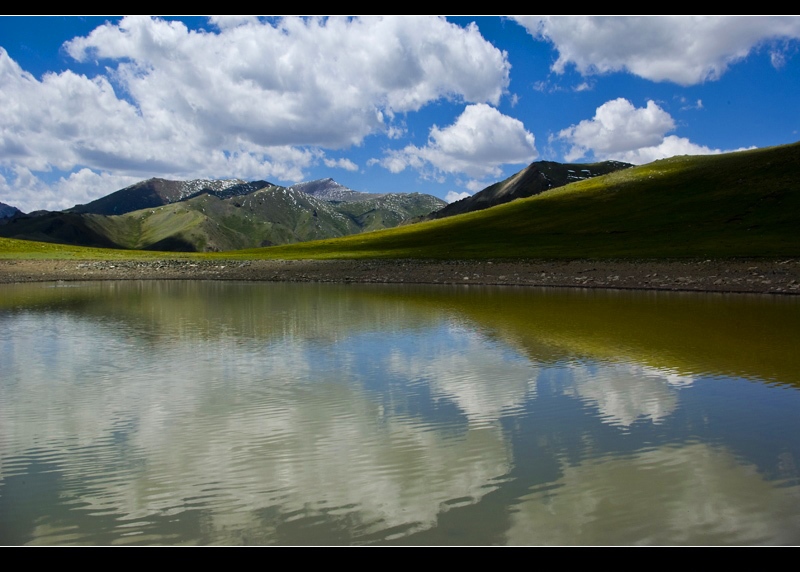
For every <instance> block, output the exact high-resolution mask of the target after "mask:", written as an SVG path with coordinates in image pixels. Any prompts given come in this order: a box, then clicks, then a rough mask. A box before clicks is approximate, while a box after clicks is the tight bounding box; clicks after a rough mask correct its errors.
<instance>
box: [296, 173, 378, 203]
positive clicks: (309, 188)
mask: <svg viewBox="0 0 800 572" xmlns="http://www.w3.org/2000/svg"><path fill="white" fill-rule="evenodd" d="M291 188H292V189H295V190H298V191H302V192H304V193H306V194H307V195H311V196H312V197H316V198H318V199H321V200H323V201H341V202H352V201H364V200H369V199H376V198H378V197H382V196H384V195H379V194H373V193H363V192H360V191H354V190H353V189H348V188H347V187H345V186H344V185H340V184H339V183H337V182H336V181H334V180H333V179H331V178H330V177H328V178H327V179H317V180H316V181H307V182H305V183H295V184H294V185H292V186H291Z"/></svg>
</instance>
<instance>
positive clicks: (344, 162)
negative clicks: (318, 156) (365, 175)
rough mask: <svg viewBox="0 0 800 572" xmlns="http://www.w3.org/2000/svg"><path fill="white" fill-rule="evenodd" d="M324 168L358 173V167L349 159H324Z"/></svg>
mask: <svg viewBox="0 0 800 572" xmlns="http://www.w3.org/2000/svg"><path fill="white" fill-rule="evenodd" d="M323 161H324V163H325V166H326V167H330V168H331V169H335V168H339V169H344V170H346V171H358V165H356V164H355V163H353V162H352V161H351V160H350V159H324V160H323Z"/></svg>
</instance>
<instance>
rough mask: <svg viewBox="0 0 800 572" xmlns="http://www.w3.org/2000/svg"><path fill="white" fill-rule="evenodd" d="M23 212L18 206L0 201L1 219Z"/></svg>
mask: <svg viewBox="0 0 800 572" xmlns="http://www.w3.org/2000/svg"><path fill="white" fill-rule="evenodd" d="M18 214H22V211H21V210H19V209H18V208H17V207H12V206H11V205H7V204H5V203H0V220H2V219H7V218H11V217H13V216H14V215H18Z"/></svg>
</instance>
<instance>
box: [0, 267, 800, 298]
mask: <svg viewBox="0 0 800 572" xmlns="http://www.w3.org/2000/svg"><path fill="white" fill-rule="evenodd" d="M57 280H64V281H76V280H263V281H273V282H274V281H281V282H345V283H347V282H364V283H408V284H501V285H519V286H560V287H579V288H618V289H645V290H686V291H708V292H755V293H770V294H800V259H784V260H772V261H765V260H756V259H754V260H693V261H686V260H639V261H610V260H570V261H552V260H525V261H505V260H487V261H469V260H454V261H427V260H247V261H241V260H202V261H201V260H186V259H162V260H146V261H145V260H123V261H94V260H87V261H75V260H72V261H68V260H0V283H11V282H42V281H57Z"/></svg>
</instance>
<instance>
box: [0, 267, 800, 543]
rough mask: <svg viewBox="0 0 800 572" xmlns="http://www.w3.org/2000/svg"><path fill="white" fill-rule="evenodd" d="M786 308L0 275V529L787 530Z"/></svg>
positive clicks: (639, 298) (529, 537) (265, 537)
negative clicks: (11, 281)
mask: <svg viewBox="0 0 800 572" xmlns="http://www.w3.org/2000/svg"><path fill="white" fill-rule="evenodd" d="M798 348H800V298H797V297H780V296H758V295H725V294H694V293H693V294H688V293H670V292H633V291H627V292H626V291H602V290H579V289H575V290H572V289H535V288H514V287H480V286H461V287H455V286H454V287H447V286H430V287H427V286H402V285H380V286H378V285H354V284H350V285H345V284H341V285H331V284H325V285H322V284H281V283H239V282H181V281H174V282H167V281H140V282H136V281H133V282H94V283H58V284H53V283H49V284H24V285H2V286H0V544H2V545H24V544H32V545H37V544H47V545H64V544H91V545H98V544H99V545H106V544H109V545H128V544H169V545H193V544H202V545H209V544H225V545H230V544H279V545H306V544H313V545H331V544H346V545H347V544H413V545H451V544H456V545H495V544H498V545H572V544H580V545H596V544H600V545H665V544H668V545H684V544H688V545H696V544H702V545H709V544H710V545H730V544H734V545H740V544H746V545H752V544H798V543H800V391H799V389H800V351H798Z"/></svg>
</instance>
